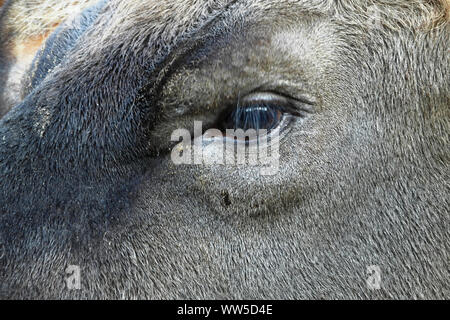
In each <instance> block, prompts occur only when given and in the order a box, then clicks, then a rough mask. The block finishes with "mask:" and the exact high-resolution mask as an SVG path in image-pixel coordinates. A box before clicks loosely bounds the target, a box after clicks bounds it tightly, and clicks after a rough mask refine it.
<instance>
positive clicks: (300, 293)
mask: <svg viewBox="0 0 450 320" xmlns="http://www.w3.org/2000/svg"><path fill="white" fill-rule="evenodd" d="M374 3H375V4H377V5H378V6H379V8H381V10H382V25H381V28H371V27H370V26H368V24H367V23H366V22H367V20H368V19H369V18H370V17H368V16H367V12H368V11H367V8H368V6H369V5H370V4H374ZM442 8H443V7H442V6H441V5H439V4H438V2H437V1H435V2H430V1H423V2H422V1H397V2H395V3H392V2H386V1H349V0H347V1H339V2H335V1H280V0H273V1H256V0H254V1H226V0H223V1H204V0H202V1H194V2H192V1H179V0H176V1H175V0H173V1H139V2H136V1H112V0H111V1H108V2H107V4H106V5H105V7H103V8H102V9H101V12H100V14H99V15H98V18H97V19H96V20H95V22H94V23H93V24H92V25H90V26H88V28H87V30H86V32H84V33H83V35H81V37H80V38H79V39H78V41H77V43H76V45H75V46H74V47H71V48H67V47H64V46H62V47H61V50H67V51H61V52H63V53H64V54H63V56H64V58H63V59H62V60H61V62H59V63H57V64H55V65H54V66H53V67H52V68H51V70H49V71H48V73H47V72H45V73H42V72H43V71H42V72H41V73H40V74H41V75H44V78H43V80H42V81H40V82H39V84H38V85H37V86H35V87H33V79H24V81H23V86H24V88H22V90H23V92H24V97H22V98H23V101H22V102H21V103H20V104H19V105H17V106H15V107H14V108H12V110H10V111H9V112H8V113H7V115H6V116H5V117H3V118H2V119H1V120H0V212H1V216H0V232H1V234H0V242H1V246H0V248H1V249H2V252H1V253H0V296H1V297H2V298H57V299H60V298H63V299H72V298H150V299H160V298H163V299H166V298H170V299H172V298H209V299H214V298H246V299H253V298H261V299H266V298H277V299H278V298H288V299H294V298H313V299H318V298H332V299H335V298H350V299H356V298H396V299H399V298H412V299H423V298H426V299H430V298H439V299H448V298H449V297H450V285H449V281H448V279H449V258H450V257H449V249H450V234H449V210H448V208H449V189H450V186H449V170H448V166H449V160H450V154H449V152H448V143H449V132H450V130H449V129H450V124H449V116H450V114H449V102H450V101H449V98H450V97H449V91H448V88H449V87H450V86H449V85H450V83H449V82H450V81H449V77H448V74H449V62H450V61H449V57H448V45H449V27H448V22H447V21H446V20H442V19H441V20H439V21H437V20H436V19H435V18H436V17H442V16H443V15H442V14H441V13H442ZM44 58H45V59H50V58H51V56H49V57H44ZM29 76H30V77H31V78H33V77H35V74H33V73H32V72H31V71H30V74H29ZM262 85H268V86H270V88H271V89H272V90H281V91H283V92H287V93H290V94H294V95H296V94H304V95H308V96H310V97H314V99H315V100H316V101H317V103H316V105H315V108H314V109H315V110H314V113H311V114H310V115H309V116H308V117H307V118H305V119H304V120H303V121H297V122H295V123H294V124H293V127H292V128H291V130H290V131H289V133H288V134H286V135H285V136H284V137H283V140H282V144H281V148H280V155H281V159H280V172H279V173H278V174H277V175H274V176H266V177H261V176H259V175H258V170H257V168H252V167H246V166H244V167H230V166H214V167H207V166H178V167H177V166H174V165H173V164H172V163H171V161H170V150H171V148H172V147H173V143H171V142H170V133H171V132H172V131H173V130H175V129H176V128H183V127H189V126H192V120H193V119H196V120H204V121H205V122H206V123H209V122H211V119H213V118H214V117H215V116H217V115H218V114H219V113H220V112H221V111H223V109H224V108H225V106H226V105H227V104H229V103H230V101H235V98H236V97H238V96H239V95H240V94H242V93H245V92H246V91H250V90H254V89H255V87H258V86H262ZM180 110H181V112H180ZM225 198H226V201H225V200H224V199H225ZM69 265H78V266H80V267H81V280H82V288H81V290H68V289H67V287H66V282H65V278H66V277H67V276H68V275H67V274H65V270H66V268H67V266H69ZM371 265H378V266H379V267H380V269H381V272H382V274H381V276H382V284H381V289H380V290H370V289H369V288H368V287H367V284H366V279H367V278H368V275H367V274H366V271H367V267H368V266H371Z"/></svg>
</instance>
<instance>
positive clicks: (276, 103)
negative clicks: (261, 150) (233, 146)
mask: <svg viewBox="0 0 450 320" xmlns="http://www.w3.org/2000/svg"><path fill="white" fill-rule="evenodd" d="M293 109H294V108H293V106H292V104H291V103H290V102H289V99H287V98H285V97H282V96H279V95H276V94H273V93H254V94H251V95H249V96H246V97H244V98H243V99H240V100H239V102H238V103H237V104H236V105H235V106H233V107H232V108H230V109H228V111H226V112H225V114H223V115H222V117H221V120H220V126H219V128H220V129H221V131H222V132H223V133H224V134H225V136H226V137H228V138H230V137H233V138H234V140H239V138H237V136H236V134H235V131H237V130H243V131H244V132H248V133H250V131H253V134H255V135H256V137H261V136H264V135H271V134H273V132H275V131H277V132H278V133H280V132H281V131H282V130H283V129H284V128H285V127H287V125H288V124H289V122H290V120H291V119H292V116H293V115H296V112H295V111H294V110H293ZM230 131H231V132H232V134H233V136H231V132H230ZM245 140H246V141H250V140H252V139H251V138H249V137H248V136H246V138H245Z"/></svg>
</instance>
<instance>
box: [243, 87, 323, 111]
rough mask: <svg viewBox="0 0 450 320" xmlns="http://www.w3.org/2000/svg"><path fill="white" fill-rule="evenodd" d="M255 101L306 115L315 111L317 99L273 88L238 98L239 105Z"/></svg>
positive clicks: (250, 103)
mask: <svg viewBox="0 0 450 320" xmlns="http://www.w3.org/2000/svg"><path fill="white" fill-rule="evenodd" d="M255 103H261V104H268V105H278V106H280V107H283V109H285V111H287V112H289V113H292V114H293V115H296V116H305V114H306V113H312V112H314V106H315V105H316V102H315V101H311V99H308V98H306V97H292V96H291V95H288V94H284V93H279V92H275V91H272V90H266V91H257V92H252V93H250V94H248V95H246V96H244V97H242V98H241V97H240V98H239V99H238V106H245V105H254V104H255Z"/></svg>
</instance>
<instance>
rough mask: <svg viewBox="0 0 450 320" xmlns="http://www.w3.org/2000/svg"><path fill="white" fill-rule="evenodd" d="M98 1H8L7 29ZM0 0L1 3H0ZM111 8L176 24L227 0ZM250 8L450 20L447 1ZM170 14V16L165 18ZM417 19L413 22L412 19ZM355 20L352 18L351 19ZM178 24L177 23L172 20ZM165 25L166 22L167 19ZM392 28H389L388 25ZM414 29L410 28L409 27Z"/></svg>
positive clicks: (49, 22) (27, 28)
mask: <svg viewBox="0 0 450 320" xmlns="http://www.w3.org/2000/svg"><path fill="white" fill-rule="evenodd" d="M98 1H99V0H65V1H60V0H10V1H9V3H8V8H7V11H8V12H7V17H6V27H7V29H8V30H10V31H12V32H13V34H14V35H15V36H16V37H17V39H19V40H21V39H23V38H27V37H33V36H38V35H42V34H45V33H47V32H49V31H51V30H53V29H54V28H55V27H56V26H57V25H58V24H60V23H61V22H62V21H64V20H66V19H70V18H71V17H73V16H75V15H77V14H78V13H79V12H81V11H82V10H83V9H85V8H86V7H88V6H90V5H93V4H95V3H96V2H98ZM1 2H3V1H1V0H0V4H1ZM109 2H110V6H111V7H112V8H115V10H114V11H115V17H117V18H119V19H120V18H121V19H120V20H122V21H121V22H122V23H123V22H125V24H126V21H127V20H130V19H131V18H130V17H133V19H134V18H145V16H146V15H147V17H148V13H149V12H151V14H152V18H153V19H154V18H155V17H156V19H158V17H161V18H164V17H167V16H169V17H170V16H171V17H173V18H175V17H176V19H179V20H178V23H179V22H183V21H184V20H185V22H186V23H187V21H188V20H189V19H190V16H191V15H192V12H193V11H196V12H202V11H203V12H202V13H203V14H208V12H209V11H211V10H213V9H214V8H216V9H218V8H220V7H223V6H224V5H225V4H226V3H227V2H230V1H229V0H193V1H183V0H167V1H159V0H146V1H139V2H136V1H117V0H109ZM243 2H245V3H246V5H247V6H250V7H253V8H261V7H265V8H267V7H269V8H270V7H272V6H274V7H277V8H280V7H282V6H286V4H290V5H293V6H298V7H299V8H305V10H314V11H320V12H324V11H325V12H328V13H330V12H331V13H335V14H337V15H339V16H342V17H345V16H347V17H351V16H352V13H354V14H356V13H357V14H358V15H359V17H358V18H359V19H358V18H357V20H360V19H364V18H367V17H364V13H366V12H369V13H370V12H373V11H370V10H367V9H368V8H370V7H373V8H374V9H375V10H380V11H381V12H383V14H387V15H390V16H394V17H395V18H396V20H397V23H398V24H399V25H400V26H407V27H408V25H409V24H416V25H417V24H419V25H421V26H424V25H427V26H436V25H441V24H443V23H447V22H448V21H449V20H450V0H404V1H395V2H392V1H389V0H367V1H359V0H358V1H356V0H345V1H339V2H337V1H332V0H312V1H311V0H309V1H305V0H269V1H261V0H250V1H243ZM168 13H169V15H167V14H168ZM413 16H414V17H416V19H412V17H413ZM353 18H355V17H353ZM172 21H177V20H172ZM166 22H167V20H166ZM387 26H388V27H392V25H389V24H388V25H387ZM411 27H413V26H411Z"/></svg>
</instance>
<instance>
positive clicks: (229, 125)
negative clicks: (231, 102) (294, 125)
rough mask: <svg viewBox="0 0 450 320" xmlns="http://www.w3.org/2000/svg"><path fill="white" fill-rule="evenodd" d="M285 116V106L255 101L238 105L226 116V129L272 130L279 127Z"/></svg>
mask: <svg viewBox="0 0 450 320" xmlns="http://www.w3.org/2000/svg"><path fill="white" fill-rule="evenodd" d="M283 116H284V108H282V107H280V106H275V105H270V104H268V103H267V102H264V103H253V104H250V105H248V106H240V105H238V106H237V107H236V108H235V109H234V110H233V111H232V112H231V113H230V114H229V115H228V117H226V118H225V121H224V127H225V128H224V129H234V130H237V129H243V130H244V131H246V130H248V129H255V130H256V131H259V130H263V129H265V130H267V131H268V132H270V131H271V130H273V129H275V128H276V127H278V125H279V123H280V122H281V120H282V118H283Z"/></svg>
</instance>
